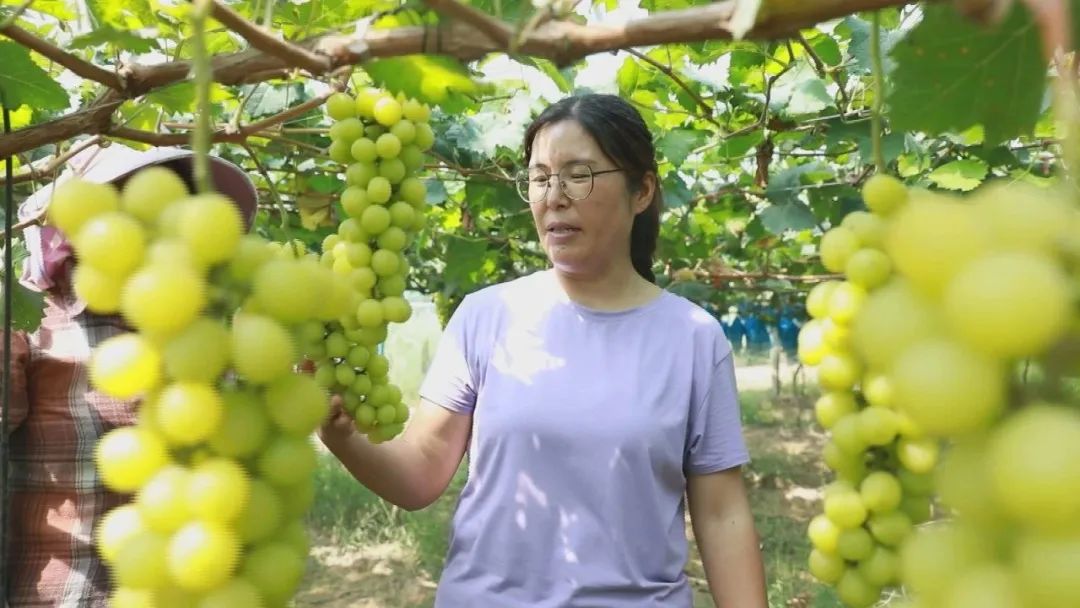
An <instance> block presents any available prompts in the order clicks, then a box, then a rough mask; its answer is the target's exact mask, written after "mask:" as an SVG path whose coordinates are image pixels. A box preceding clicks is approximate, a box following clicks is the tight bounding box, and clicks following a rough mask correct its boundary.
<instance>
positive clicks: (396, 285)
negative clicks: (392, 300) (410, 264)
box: [375, 274, 405, 296]
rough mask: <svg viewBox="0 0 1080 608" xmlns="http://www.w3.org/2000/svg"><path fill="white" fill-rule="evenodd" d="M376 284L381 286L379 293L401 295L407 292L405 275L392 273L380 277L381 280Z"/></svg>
mask: <svg viewBox="0 0 1080 608" xmlns="http://www.w3.org/2000/svg"><path fill="white" fill-rule="evenodd" d="M375 285H376V287H378V288H379V293H381V294H382V295H383V296H400V295H402V294H403V293H405V275H403V274H392V275H390V276H385V277H379V280H378V282H376V283H375Z"/></svg>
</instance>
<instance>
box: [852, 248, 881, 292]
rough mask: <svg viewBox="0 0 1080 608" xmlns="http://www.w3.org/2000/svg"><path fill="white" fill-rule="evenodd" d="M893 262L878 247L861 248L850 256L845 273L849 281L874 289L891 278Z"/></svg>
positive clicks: (864, 287)
mask: <svg viewBox="0 0 1080 608" xmlns="http://www.w3.org/2000/svg"><path fill="white" fill-rule="evenodd" d="M891 273H892V262H890V261H889V256H887V255H885V253H883V252H881V251H878V250H877V249H859V250H858V251H856V252H855V253H853V254H851V256H850V257H848V260H847V264H845V266H844V274H845V275H847V278H848V280H849V281H851V282H852V283H854V284H855V285H858V286H859V287H862V288H863V289H868V290H869V289H874V288H875V287H878V286H879V285H883V284H884V283H885V282H886V281H888V280H889V275H890V274H891Z"/></svg>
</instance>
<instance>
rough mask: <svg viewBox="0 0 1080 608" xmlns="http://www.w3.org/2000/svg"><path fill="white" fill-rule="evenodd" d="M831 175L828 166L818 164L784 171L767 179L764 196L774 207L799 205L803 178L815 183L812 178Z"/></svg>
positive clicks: (807, 164) (814, 163)
mask: <svg viewBox="0 0 1080 608" xmlns="http://www.w3.org/2000/svg"><path fill="white" fill-rule="evenodd" d="M808 174H809V177H808ZM831 174H832V172H831V171H830V170H829V167H828V165H826V164H825V163H819V162H813V163H806V164H804V165H798V166H796V167H791V168H788V169H784V170H783V171H781V172H779V173H777V174H776V175H774V176H772V178H770V179H769V185H768V186H767V187H766V188H765V196H766V197H767V198H768V199H769V200H770V201H772V202H773V203H774V204H776V205H791V204H795V203H799V202H800V201H799V190H800V188H799V186H800V185H802V184H803V183H804V181H803V178H807V179H808V180H809V181H815V180H814V178H817V177H820V176H827V175H831Z"/></svg>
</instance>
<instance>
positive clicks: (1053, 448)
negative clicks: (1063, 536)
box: [987, 403, 1080, 533]
mask: <svg viewBox="0 0 1080 608" xmlns="http://www.w3.org/2000/svg"><path fill="white" fill-rule="evenodd" d="M989 442H990V443H989V445H988V450H987V452H988V453H987V456H988V459H989V462H988V466H989V470H990V479H991V486H992V488H993V492H994V496H995V497H996V499H997V502H998V504H1000V505H1001V507H1002V508H1003V509H1004V510H1005V511H1006V512H1007V513H1009V514H1010V515H1012V516H1013V517H1014V518H1016V519H1018V520H1019V521H1021V522H1023V523H1024V524H1025V525H1027V526H1030V527H1032V528H1035V529H1039V530H1044V531H1046V532H1049V533H1054V532H1060V531H1061V530H1062V529H1066V530H1078V529H1080V524H1078V521H1080V413H1078V412H1077V411H1076V410H1075V409H1072V408H1065V407H1061V406H1060V405H1054V404H1049V403H1034V404H1029V405H1028V406H1027V407H1025V408H1024V409H1023V410H1021V411H1020V412H1017V413H1016V414H1014V415H1013V416H1012V417H1011V418H1010V419H1009V420H1008V421H1006V422H1005V423H1003V424H1002V425H1001V426H1000V427H999V428H998V429H996V431H995V432H994V433H993V434H992V435H991V436H990V438H989Z"/></svg>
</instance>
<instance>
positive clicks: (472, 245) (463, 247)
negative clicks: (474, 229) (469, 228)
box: [444, 234, 487, 284]
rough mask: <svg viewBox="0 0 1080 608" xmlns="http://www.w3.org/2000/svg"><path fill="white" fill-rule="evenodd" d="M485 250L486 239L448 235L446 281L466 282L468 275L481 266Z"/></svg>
mask: <svg viewBox="0 0 1080 608" xmlns="http://www.w3.org/2000/svg"><path fill="white" fill-rule="evenodd" d="M486 252H487V241H483V240H480V239H470V238H465V237H462V236H457V235H453V234H452V235H448V237H447V243H446V260H445V262H446V269H445V271H444V280H445V281H446V283H448V284H453V283H468V282H469V275H471V274H472V273H474V272H476V271H478V270H480V269H481V268H482V267H483V265H484V261H485V256H484V254H485V253H486Z"/></svg>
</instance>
